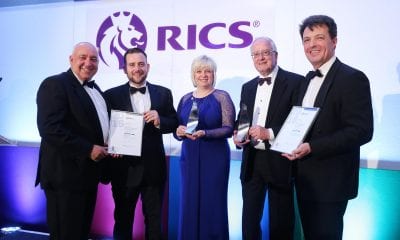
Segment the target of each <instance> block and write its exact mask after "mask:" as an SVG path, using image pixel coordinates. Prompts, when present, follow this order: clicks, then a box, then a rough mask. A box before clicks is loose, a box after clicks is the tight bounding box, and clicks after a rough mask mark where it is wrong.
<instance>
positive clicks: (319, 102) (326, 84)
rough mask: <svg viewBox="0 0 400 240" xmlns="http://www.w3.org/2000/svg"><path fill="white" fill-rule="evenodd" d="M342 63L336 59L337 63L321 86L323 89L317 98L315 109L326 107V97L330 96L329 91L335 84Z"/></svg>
mask: <svg viewBox="0 0 400 240" xmlns="http://www.w3.org/2000/svg"><path fill="white" fill-rule="evenodd" d="M341 64H342V63H341V62H340V61H339V60H338V59H336V61H335V62H334V63H333V65H332V67H331V68H330V69H329V71H328V73H327V74H326V77H325V79H324V82H323V83H322V85H321V88H320V89H319V91H318V94H317V97H316V99H315V102H314V106H315V107H322V106H323V105H324V102H325V99H326V95H327V94H328V91H329V89H330V87H331V85H332V83H333V80H334V78H335V75H336V72H337V70H338V69H339V67H340V65H341Z"/></svg>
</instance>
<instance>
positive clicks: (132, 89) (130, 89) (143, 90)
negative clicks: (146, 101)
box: [129, 87, 146, 94]
mask: <svg viewBox="0 0 400 240" xmlns="http://www.w3.org/2000/svg"><path fill="white" fill-rule="evenodd" d="M137 91H139V92H140V93H141V94H145V93H146V87H141V88H135V87H130V88H129V92H130V93H131V94H134V93H135V92H137Z"/></svg>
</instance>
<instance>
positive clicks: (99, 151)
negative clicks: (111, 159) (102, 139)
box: [90, 145, 108, 162]
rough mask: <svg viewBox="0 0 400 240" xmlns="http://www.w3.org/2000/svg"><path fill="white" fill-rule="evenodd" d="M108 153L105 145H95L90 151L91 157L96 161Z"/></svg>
mask: <svg viewBox="0 0 400 240" xmlns="http://www.w3.org/2000/svg"><path fill="white" fill-rule="evenodd" d="M107 155H108V152H107V147H103V146H100V145H93V148H92V152H90V158H91V159H92V160H93V161H95V162H97V161H100V160H101V159H103V158H105V157H106V156H107Z"/></svg>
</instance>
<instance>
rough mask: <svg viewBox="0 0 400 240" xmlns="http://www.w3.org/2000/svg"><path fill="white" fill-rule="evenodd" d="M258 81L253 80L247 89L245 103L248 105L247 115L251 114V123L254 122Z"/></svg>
mask: <svg viewBox="0 0 400 240" xmlns="http://www.w3.org/2000/svg"><path fill="white" fill-rule="evenodd" d="M257 86H258V80H257V78H255V79H253V80H251V82H250V83H249V87H248V88H246V90H245V91H246V92H245V95H244V96H245V97H246V98H245V99H246V101H244V103H245V104H246V105H247V113H248V114H249V118H250V121H252V122H253V113H254V102H255V100H256V94H257Z"/></svg>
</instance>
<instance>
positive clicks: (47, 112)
mask: <svg viewBox="0 0 400 240" xmlns="http://www.w3.org/2000/svg"><path fill="white" fill-rule="evenodd" d="M69 61H70V65H71V68H70V69H69V70H68V71H67V72H64V73H61V74H59V75H55V76H51V77H48V78H46V79H45V80H44V81H43V82H42V83H41V85H40V87H39V90H38V92H37V125H38V129H39V133H40V136H41V137H42V141H41V144H40V152H39V165H38V174H37V178H36V185H37V184H39V182H40V185H41V187H42V188H43V189H44V192H45V195H46V200H47V223H48V227H49V230H50V239H57V240H71V239H81V240H83V239H85V240H87V239H88V235H89V231H90V226H91V223H92V218H93V213H94V208H95V203H96V195H97V185H98V183H99V179H100V162H99V161H100V160H101V159H103V158H104V157H106V156H107V150H106V148H105V147H104V145H105V144H104V143H105V142H106V141H107V136H108V123H109V120H108V111H107V105H106V102H105V101H104V99H103V97H102V92H101V91H100V89H99V88H98V86H97V85H96V84H94V81H92V77H93V76H94V75H95V74H96V72H97V68H98V54H97V50H96V48H95V47H94V46H93V45H92V44H90V43H86V42H82V43H78V44H77V45H75V47H74V50H73V52H72V54H71V56H70V58H69Z"/></svg>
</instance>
